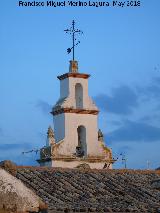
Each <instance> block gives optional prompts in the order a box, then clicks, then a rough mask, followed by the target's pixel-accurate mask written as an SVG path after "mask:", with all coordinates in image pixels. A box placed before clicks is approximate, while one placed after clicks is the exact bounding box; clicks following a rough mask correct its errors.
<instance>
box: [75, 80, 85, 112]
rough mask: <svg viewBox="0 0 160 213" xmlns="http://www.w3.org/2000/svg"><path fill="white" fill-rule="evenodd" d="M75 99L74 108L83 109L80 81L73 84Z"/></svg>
mask: <svg viewBox="0 0 160 213" xmlns="http://www.w3.org/2000/svg"><path fill="white" fill-rule="evenodd" d="M75 100H76V108H77V109H83V87H82V85H81V84H80V83H76V85H75Z"/></svg>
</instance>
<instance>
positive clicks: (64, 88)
mask: <svg viewBox="0 0 160 213" xmlns="http://www.w3.org/2000/svg"><path fill="white" fill-rule="evenodd" d="M68 96H69V78H65V79H63V80H61V81H60V99H61V98H65V97H68Z"/></svg>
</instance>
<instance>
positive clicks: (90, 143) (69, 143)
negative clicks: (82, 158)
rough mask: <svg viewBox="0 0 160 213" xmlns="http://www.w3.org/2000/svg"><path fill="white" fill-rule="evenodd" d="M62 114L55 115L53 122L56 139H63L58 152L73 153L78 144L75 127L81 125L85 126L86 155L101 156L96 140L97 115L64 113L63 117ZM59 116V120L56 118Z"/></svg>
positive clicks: (100, 148) (62, 153) (100, 149)
mask: <svg viewBox="0 0 160 213" xmlns="http://www.w3.org/2000/svg"><path fill="white" fill-rule="evenodd" d="M62 115H64V114H60V115H57V118H56V119H57V122H56V123H55V127H56V128H55V137H56V141H57V142H58V140H57V139H59V141H60V140H62V139H63V140H64V142H63V143H61V145H60V146H59V149H58V153H59V154H60V155H73V154H75V152H76V146H77V145H78V134H77V128H78V126H81V125H82V126H84V127H85V128H86V143H87V155H88V156H103V151H102V147H100V143H99V142H98V127H97V115H92V114H76V113H65V118H63V116H62ZM61 116H62V117H61ZM55 117H56V116H55ZM60 118H61V121H60V120H58V119H60ZM62 118H63V119H62ZM62 122H64V124H63V123H62ZM64 128H65V129H64ZM57 134H58V135H57Z"/></svg>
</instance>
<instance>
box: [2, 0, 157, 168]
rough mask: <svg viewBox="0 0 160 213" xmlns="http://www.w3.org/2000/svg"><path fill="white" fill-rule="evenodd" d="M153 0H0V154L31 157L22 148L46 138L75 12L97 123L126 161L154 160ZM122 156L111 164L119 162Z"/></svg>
mask: <svg viewBox="0 0 160 213" xmlns="http://www.w3.org/2000/svg"><path fill="white" fill-rule="evenodd" d="M159 10H160V1H159V0H153V1H148V0H143V1H141V6H140V7H124V8H120V7H104V8H93V7H86V8H84V7H63V8H58V7H57V8H52V7H48V8H47V7H42V8H37V7H32V8H31V7H18V1H16V0H8V1H6V0H1V1H0V47H1V48H0V49H1V50H0V59H1V60H0V74H1V77H0V97H1V105H0V160H4V159H11V160H13V161H15V162H16V163H18V164H23V165H27V164H32V165H33V164H35V159H36V158H38V156H37V155H36V154H34V153H31V154H26V155H22V154H21V153H22V151H28V150H31V149H33V148H40V147H42V146H43V145H44V144H45V140H46V131H47V128H48V126H49V125H52V122H53V121H52V116H51V115H50V114H49V111H50V109H51V107H52V106H53V105H54V104H55V102H56V101H57V99H58V98H59V81H58V79H57V78H56V77H57V76H58V75H60V74H63V73H66V72H68V66H69V60H70V59H71V55H68V54H67V53H66V49H67V48H68V47H70V46H71V38H70V37H69V35H66V34H65V33H64V32H63V30H64V29H66V28H68V27H70V25H71V22H72V20H73V19H75V21H76V24H77V27H78V28H79V29H81V30H83V32H84V34H83V36H80V37H79V39H80V40H81V43H80V45H79V46H78V47H77V48H76V59H77V60H78V61H79V71H80V72H83V73H89V74H91V78H90V79H89V94H90V96H91V97H92V98H93V99H94V100H95V102H96V104H97V105H98V107H99V109H100V115H99V120H98V122H99V127H100V128H101V129H102V131H103V133H104V135H105V140H106V144H107V145H108V146H109V147H111V148H112V150H113V153H114V156H115V157H117V156H119V154H120V153H124V154H125V155H126V158H127V167H128V168H134V169H145V168H146V167H147V161H149V162H150V168H153V169H154V168H156V167H158V166H159V165H160V157H159V149H160V27H159V23H160V13H159ZM123 167H124V165H123V164H122V162H121V160H119V161H118V162H117V163H116V164H115V168H123Z"/></svg>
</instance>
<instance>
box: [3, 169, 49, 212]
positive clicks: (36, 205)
mask: <svg viewBox="0 0 160 213" xmlns="http://www.w3.org/2000/svg"><path fill="white" fill-rule="evenodd" d="M43 206H45V204H44V203H43V202H42V201H41V199H40V198H39V197H38V196H37V195H36V194H35V193H34V192H33V191H32V190H31V189H29V188H27V187H26V186H25V185H24V184H23V183H22V182H21V181H20V180H18V179H17V178H16V177H14V176H12V175H11V174H9V173H8V172H7V171H5V170H3V169H1V168H0V211H1V212H4V213H5V212H10V213H11V212H39V210H40V209H41V207H43Z"/></svg>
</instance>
